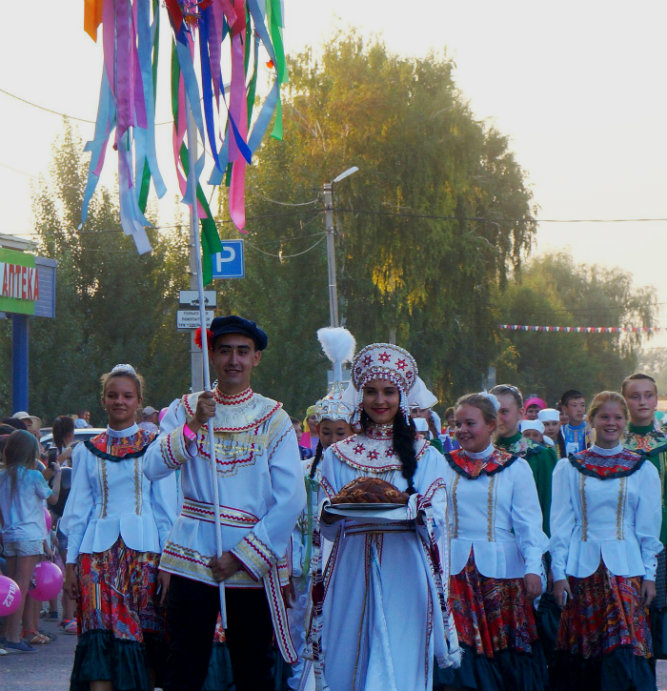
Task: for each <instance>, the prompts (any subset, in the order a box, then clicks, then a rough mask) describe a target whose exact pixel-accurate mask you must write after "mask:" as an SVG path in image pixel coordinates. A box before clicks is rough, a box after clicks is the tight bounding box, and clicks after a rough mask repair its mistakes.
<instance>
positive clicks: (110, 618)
mask: <svg viewBox="0 0 667 691" xmlns="http://www.w3.org/2000/svg"><path fill="white" fill-rule="evenodd" d="M159 560H160V555H159V554H155V553H153V552H137V551H136V550H133V549H130V548H129V547H127V545H126V544H125V543H124V542H123V540H122V538H120V537H119V538H118V540H117V541H116V542H115V543H114V544H113V546H112V547H110V548H109V549H108V550H106V551H105V552H95V553H93V554H81V555H80V557H79V601H78V607H77V629H78V635H79V640H78V643H77V647H76V651H75V655H74V666H73V668H72V677H71V681H70V689H72V691H79V690H85V689H88V688H89V683H90V682H91V681H98V680H99V681H104V680H108V681H111V682H112V685H113V688H114V689H117V690H120V689H128V690H129V689H149V688H151V687H152V685H153V683H152V681H151V678H150V674H149V668H152V669H153V670H155V671H158V672H159V671H160V670H161V669H162V668H163V667H164V661H165V659H166V644H165V613H164V610H163V608H161V607H159V606H158V605H157V603H156V591H157V574H158V563H159ZM158 678H159V675H158Z"/></svg>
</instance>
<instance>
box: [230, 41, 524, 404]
mask: <svg viewBox="0 0 667 691" xmlns="http://www.w3.org/2000/svg"><path fill="white" fill-rule="evenodd" d="M290 67H291V73H290V80H291V81H290V85H289V87H288V91H287V94H286V103H285V105H284V115H285V118H284V122H285V135H284V141H282V142H275V141H271V140H268V141H267V142H266V143H265V145H264V146H263V147H262V148H261V150H260V152H259V156H258V165H256V166H254V167H253V168H252V169H251V170H250V171H249V175H248V217H249V222H248V230H249V234H248V244H249V247H248V258H247V278H246V279H245V280H244V281H242V282H237V283H231V282H230V284H229V285H225V287H224V300H223V304H225V305H226V306H228V307H230V308H234V309H238V310H239V311H244V312H245V313H247V314H248V315H249V316H252V317H256V318H257V320H258V321H260V322H261V323H262V324H263V325H264V326H265V327H266V328H267V331H268V332H269V336H270V338H271V339H273V345H274V349H271V346H270V347H269V350H268V351H267V353H266V356H265V361H264V364H263V365H262V367H261V368H260V370H259V371H258V379H259V381H260V382H261V385H262V386H263V387H264V388H265V389H267V390H268V391H269V392H272V393H273V394H274V395H277V396H278V397H280V398H282V400H284V401H285V403H286V405H287V407H288V409H290V410H294V411H295V412H296V411H299V412H303V410H304V408H305V406H306V405H308V404H309V403H311V402H313V401H314V400H316V399H317V398H319V397H320V396H322V394H323V393H324V388H325V385H324V370H325V367H324V362H325V361H324V359H323V356H322V355H321V353H320V352H319V346H318V344H317V341H316V338H315V331H316V329H317V328H318V327H320V326H323V325H326V324H328V321H329V319H328V299H327V270H326V255H325V246H324V244H323V243H322V244H319V245H317V246H315V247H313V248H312V249H311V250H310V251H307V250H308V249H309V248H310V247H311V246H312V245H313V244H314V243H315V242H316V241H317V240H318V237H317V235H316V233H318V232H319V233H322V232H323V230H324V219H323V216H322V212H323V210H322V200H321V198H319V199H318V202H317V204H310V205H305V206H297V204H300V203H301V204H306V202H308V201H310V200H315V198H316V197H318V193H319V190H320V189H321V185H322V183H323V182H325V181H329V180H331V179H332V178H333V177H335V176H336V175H337V174H338V173H340V172H341V171H343V170H345V169H346V168H348V167H350V166H352V165H357V166H358V167H359V169H360V170H359V173H357V174H356V175H355V176H353V177H350V178H348V179H346V180H345V181H344V182H343V183H341V184H340V185H339V186H337V187H336V188H335V190H334V193H335V209H336V227H337V237H336V248H337V263H338V279H339V298H340V305H341V309H340V311H341V316H342V319H343V320H344V322H345V323H346V325H347V326H348V327H349V328H350V330H351V331H352V333H353V334H354V335H355V337H356V338H357V342H358V343H359V345H363V344H365V343H368V342H371V341H378V340H388V339H392V340H394V339H395V340H396V342H397V343H399V344H400V345H403V346H405V347H407V348H408V349H409V350H411V352H413V353H414V355H415V356H416V358H417V361H418V362H419V363H420V367H421V372H422V374H423V376H424V378H425V379H426V380H427V382H428V383H429V384H430V385H431V386H432V387H433V388H434V389H435V390H436V392H437V393H438V394H439V395H440V397H441V399H442V400H445V399H447V398H449V397H451V396H452V395H453V393H454V392H455V391H460V390H465V389H469V388H471V387H479V385H480V380H481V374H482V373H483V372H485V371H486V368H487V364H488V362H489V361H490V360H491V359H492V357H494V356H495V355H496V354H497V348H498V343H499V337H498V334H497V330H496V328H495V323H496V321H497V318H496V315H495V314H494V310H493V307H492V297H493V295H494V294H495V290H496V287H497V286H499V285H502V284H503V283H504V281H505V280H506V277H507V275H508V272H509V271H510V270H511V269H513V268H514V267H517V266H518V265H519V264H520V261H521V258H522V256H523V255H524V254H525V253H526V252H527V250H528V248H529V246H530V241H531V238H532V236H533V233H534V221H533V218H532V209H531V201H530V200H531V197H530V192H529V191H528V190H527V189H526V186H525V185H524V182H523V173H522V171H521V169H520V167H519V166H518V164H517V163H516V161H515V160H514V158H513V156H512V154H511V153H510V152H509V150H508V147H507V140H506V138H505V137H503V136H502V135H501V134H500V133H498V132H497V131H495V130H494V129H492V128H487V127H486V126H484V125H483V124H481V123H480V122H479V121H477V120H475V118H474V116H473V114H472V113H471V111H470V109H469V107H468V105H467V104H466V103H465V101H464V100H463V98H462V96H461V94H460V93H459V91H458V90H457V88H456V85H455V83H454V79H453V76H452V70H453V65H452V63H451V61H449V60H448V59H446V57H441V58H439V57H436V56H430V57H429V58H428V59H425V60H419V59H411V58H401V57H397V56H395V55H392V54H390V53H389V52H388V51H387V50H386V48H385V46H384V45H383V44H382V43H380V42H377V41H370V42H366V41H365V40H364V39H363V38H361V37H360V36H359V35H358V34H356V33H352V34H350V35H343V34H342V33H341V34H339V35H337V36H335V37H334V38H333V39H332V40H331V41H330V42H329V43H327V45H326V46H325V47H324V48H323V51H322V54H321V56H320V57H318V58H317V59H316V58H314V57H313V55H312V54H311V53H310V52H308V51H307V52H305V53H303V54H300V55H297V56H294V57H292V59H291V64H290ZM270 200H279V201H281V202H283V203H288V204H289V203H291V204H294V205H295V206H292V207H285V206H282V207H278V206H276V204H275V203H272V202H271V201H270ZM314 234H315V235H314ZM260 243H261V244H260ZM267 252H268V253H269V254H267ZM300 252H305V253H304V254H300V255H299V253H300ZM270 254H272V255H276V256H269V255H270ZM297 255H298V256H297ZM279 256H280V257H282V261H281V259H280V258H279ZM267 365H268V366H267Z"/></svg>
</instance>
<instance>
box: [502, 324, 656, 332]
mask: <svg viewBox="0 0 667 691" xmlns="http://www.w3.org/2000/svg"><path fill="white" fill-rule="evenodd" d="M498 328H499V329H506V330H508V331H548V332H551V333H586V334H615V333H658V332H660V331H667V328H666V327H662V326H527V325H525V324H498Z"/></svg>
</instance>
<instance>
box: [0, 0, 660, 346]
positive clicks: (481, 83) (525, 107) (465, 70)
mask: <svg viewBox="0 0 667 691" xmlns="http://www.w3.org/2000/svg"><path fill="white" fill-rule="evenodd" d="M284 5H285V25H286V26H285V33H284V37H285V45H286V49H287V52H288V57H289V53H290V52H294V51H297V50H300V49H301V48H303V47H304V46H305V45H307V44H309V45H313V46H317V45H318V44H320V43H321V42H323V41H324V40H326V39H327V38H329V37H330V36H331V35H332V33H333V30H334V27H335V26H343V27H345V26H348V25H349V26H356V27H359V28H361V29H362V31H363V32H365V33H367V34H376V35H378V36H380V37H382V38H383V39H384V41H385V43H386V45H387V47H388V49H389V50H390V51H392V52H395V53H400V54H403V55H405V56H418V57H425V56H426V55H427V53H428V51H429V50H431V51H435V52H436V53H438V54H442V51H444V50H446V52H447V55H448V56H449V57H451V58H453V59H454V61H455V63H456V70H455V80H456V82H457V84H458V87H459V89H460V91H461V92H462V94H463V96H464V98H465V99H467V100H468V101H469V103H470V106H471V108H472V110H473V112H474V113H475V115H476V117H477V118H478V119H480V120H484V121H486V122H488V123H491V124H493V125H495V126H496V128H497V129H498V130H500V132H502V133H504V134H506V135H507V136H508V137H509V140H510V148H511V150H512V151H513V152H514V154H515V157H516V159H517V160H518V162H519V164H520V165H521V166H522V168H523V169H524V171H525V172H526V177H527V181H528V184H529V185H530V187H531V189H532V191H533V194H534V201H535V203H536V204H537V205H538V207H539V212H538V215H539V217H540V218H543V219H640V218H658V219H667V41H665V38H664V33H665V28H666V27H667V3H665V2H664V0H636V1H635V2H633V3H627V2H625V1H623V2H618V1H610V0H604V1H603V0H584V2H582V1H581V0H578V1H573V0H564V1H562V2H559V3H547V2H541V1H540V0H527V1H524V0H516V1H504V0H456V1H455V2H453V1H451V0H421V1H420V0H416V1H414V2H412V3H407V2H402V1H398V0H336V2H335V3H324V2H322V1H321V0H284ZM29 6H30V13H31V14H32V15H33V17H34V18H35V19H36V21H34V22H32V23H31V24H30V29H29V30H28V29H26V28H25V27H26V25H25V23H19V24H16V28H15V29H13V30H11V31H7V32H5V37H4V38H3V41H2V42H0V61H1V62H2V65H3V69H2V73H1V75H0V89H2V90H3V91H8V92H11V93H12V94H15V95H16V96H19V97H21V98H23V99H26V100H28V101H31V102H33V103H36V104H38V105H40V106H43V107H45V108H49V109H52V110H55V111H57V112H60V113H67V114H69V115H72V116H76V117H78V118H83V119H86V120H94V119H95V115H96V112H97V96H98V89H99V80H100V70H101V60H102V52H101V45H98V44H96V43H94V42H93V41H92V40H90V38H88V36H86V35H85V34H84V32H83V29H82V15H83V9H82V7H83V2H82V1H81V0H77V1H76V2H74V1H73V0H66V2H53V0H32V2H30V3H29ZM163 18H164V22H163V23H164V24H165V26H166V19H167V18H166V14H164V10H163ZM21 27H23V28H21ZM163 45H164V48H163V49H162V55H161V57H162V61H163V65H164V64H166V63H167V62H168V54H169V51H168V48H167V46H166V44H163ZM159 89H161V90H162V93H163V95H164V96H165V98H164V99H163V100H162V105H161V106H160V105H159V106H158V109H159V110H158V115H157V120H158V121H162V120H167V119H169V113H168V106H167V102H166V95H167V92H168V84H167V81H166V79H165V80H163V81H162V82H161V83H160V85H159ZM0 113H1V114H2V118H1V120H0V122H1V123H2V131H1V132H0V141H1V142H2V146H1V147H0V205H1V206H2V209H3V212H4V213H3V223H2V227H0V233H7V234H20V235H27V234H29V233H30V232H31V226H32V212H31V207H30V180H31V179H32V178H33V177H35V176H37V175H38V174H40V173H41V174H46V173H47V171H48V165H49V160H50V155H51V151H50V149H51V144H52V142H53V140H54V138H55V137H56V136H57V135H58V133H59V132H60V131H61V129H62V125H61V120H60V118H58V117H57V116H54V115H51V114H49V113H47V112H44V111H41V110H38V109H36V108H34V107H31V106H29V105H26V104H24V103H21V102H19V101H17V100H16V99H13V98H11V97H9V96H7V95H6V94H5V93H3V92H0ZM74 123H75V124H76V125H77V127H78V128H79V132H80V134H81V136H82V137H83V138H84V139H88V138H89V137H90V136H91V135H92V131H93V125H92V124H87V123H81V122H76V121H74ZM159 129H160V132H161V133H162V134H161V135H160V137H161V139H159V140H158V141H159V143H160V151H159V153H158V155H159V162H160V168H161V170H162V173H163V174H164V175H165V178H166V181H167V184H168V186H169V192H168V193H167V196H168V197H169V199H170V200H171V199H173V198H175V197H176V195H177V193H178V192H177V188H176V184H175V178H174V177H173V173H172V170H173V163H172V158H171V150H170V147H169V127H162V128H159ZM353 164H354V162H353V161H350V165H353ZM114 169H115V161H114V160H113V159H112V158H111V157H109V158H108V162H107V171H108V173H109V174H110V175H113V171H114ZM337 172H339V171H332V174H336V173H337ZM111 180H113V178H111ZM316 183H317V184H319V181H316ZM164 213H165V212H164V206H163V207H162V208H161V215H162V216H163V215H164ZM161 220H162V222H166V219H164V218H161ZM557 248H569V249H570V250H571V251H572V253H573V255H574V257H575V259H576V260H577V261H578V262H585V263H597V264H601V265H603V266H607V267H609V266H621V267H623V268H625V269H626V270H628V271H630V272H631V273H632V274H633V276H634V278H635V281H636V284H637V285H645V284H652V285H655V286H656V288H657V289H658V292H659V300H660V302H661V303H667V272H665V270H664V267H665V265H666V264H667V221H665V220H661V221H656V222H639V221H634V222H629V223H542V224H541V226H540V230H539V233H538V239H537V243H536V250H537V251H552V250H554V249H557ZM582 325H583V326H585V324H582ZM661 325H662V326H667V322H665V321H664V320H663V321H662V322H661ZM604 326H608V325H606V324H605V325H604ZM652 345H657V344H656V342H655V340H654V342H653V344H652Z"/></svg>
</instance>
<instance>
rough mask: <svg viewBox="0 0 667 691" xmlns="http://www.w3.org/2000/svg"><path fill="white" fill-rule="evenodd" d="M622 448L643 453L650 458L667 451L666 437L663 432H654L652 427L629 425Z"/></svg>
mask: <svg viewBox="0 0 667 691" xmlns="http://www.w3.org/2000/svg"><path fill="white" fill-rule="evenodd" d="M623 446H625V448H626V449H630V450H631V451H638V452H641V451H643V452H645V453H646V454H647V455H649V456H652V455H656V454H658V453H660V452H662V451H667V436H665V433H664V432H663V431H661V430H656V429H655V428H654V427H653V425H647V426H646V427H643V426H642V427H640V426H639V425H633V424H632V423H630V425H629V429H628V432H627V433H626V435H625V439H624V440H623Z"/></svg>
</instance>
